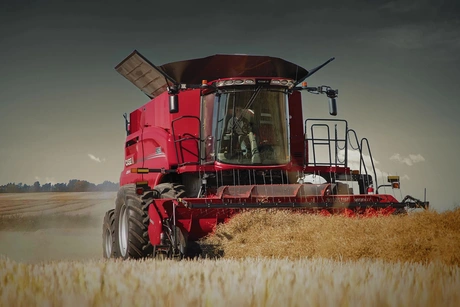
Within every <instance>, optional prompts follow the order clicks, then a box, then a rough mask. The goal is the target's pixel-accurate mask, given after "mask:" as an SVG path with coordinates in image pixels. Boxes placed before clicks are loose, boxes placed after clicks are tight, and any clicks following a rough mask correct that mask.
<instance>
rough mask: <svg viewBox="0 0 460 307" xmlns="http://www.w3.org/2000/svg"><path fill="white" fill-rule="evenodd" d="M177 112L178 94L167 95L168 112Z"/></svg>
mask: <svg viewBox="0 0 460 307" xmlns="http://www.w3.org/2000/svg"><path fill="white" fill-rule="evenodd" d="M177 112H179V96H178V95H177V94H172V95H169V113H177Z"/></svg>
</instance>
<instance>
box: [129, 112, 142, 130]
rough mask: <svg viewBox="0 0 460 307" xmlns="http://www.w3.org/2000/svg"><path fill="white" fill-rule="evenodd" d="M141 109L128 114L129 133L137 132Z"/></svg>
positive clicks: (139, 124) (139, 126)
mask: <svg viewBox="0 0 460 307" xmlns="http://www.w3.org/2000/svg"><path fill="white" fill-rule="evenodd" d="M141 114H142V111H141V110H139V109H138V110H135V111H134V112H132V113H131V114H130V115H129V124H130V126H129V131H130V133H134V132H137V131H138V130H139V129H140V128H141V123H140V121H141Z"/></svg>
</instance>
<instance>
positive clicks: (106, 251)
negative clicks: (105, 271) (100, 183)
mask: <svg viewBox="0 0 460 307" xmlns="http://www.w3.org/2000/svg"><path fill="white" fill-rule="evenodd" d="M114 222H115V209H111V210H109V211H107V212H106V213H105V215H104V222H103V224H102V251H103V257H104V258H105V259H108V258H112V256H113V247H114V245H115V234H114ZM108 241H109V242H108Z"/></svg>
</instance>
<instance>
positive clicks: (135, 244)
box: [113, 184, 153, 259]
mask: <svg viewBox="0 0 460 307" xmlns="http://www.w3.org/2000/svg"><path fill="white" fill-rule="evenodd" d="M148 206H149V203H148V204H147V203H146V202H144V201H143V200H142V199H141V197H140V196H139V195H137V194H136V187H135V185H134V184H127V185H125V186H122V187H121V188H120V190H119V191H118V194H117V200H116V202H115V216H114V218H115V222H114V234H115V236H114V237H115V241H116V242H115V244H114V249H113V255H114V257H115V258H122V259H128V258H130V259H141V258H146V257H150V256H151V255H152V251H153V247H152V245H151V244H150V240H149V235H148V225H149V216H148ZM122 212H126V214H127V216H128V220H127V226H126V225H125V227H127V234H123V233H121V231H120V225H121V221H120V219H121V218H122V216H120V214H121V213H122ZM121 235H127V238H126V251H125V252H123V250H124V249H122V247H121V242H120V236H121Z"/></svg>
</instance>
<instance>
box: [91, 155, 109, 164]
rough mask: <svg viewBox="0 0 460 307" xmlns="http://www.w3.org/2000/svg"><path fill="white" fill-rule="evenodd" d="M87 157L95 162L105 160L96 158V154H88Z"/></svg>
mask: <svg viewBox="0 0 460 307" xmlns="http://www.w3.org/2000/svg"><path fill="white" fill-rule="evenodd" d="M88 157H89V158H90V159H91V160H93V161H96V162H98V163H101V162H105V159H104V158H103V159H100V158H98V157H96V156H94V155H92V154H88Z"/></svg>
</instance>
